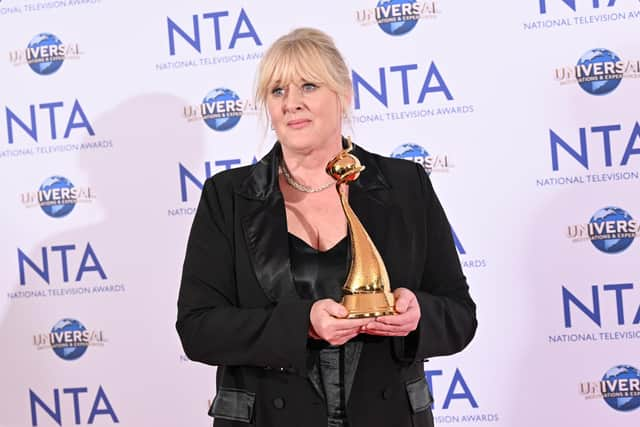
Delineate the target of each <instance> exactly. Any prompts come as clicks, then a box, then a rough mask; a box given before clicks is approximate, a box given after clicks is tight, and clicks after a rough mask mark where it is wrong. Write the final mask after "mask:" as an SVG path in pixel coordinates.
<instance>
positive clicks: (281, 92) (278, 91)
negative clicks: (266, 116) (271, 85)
mask: <svg viewBox="0 0 640 427" xmlns="http://www.w3.org/2000/svg"><path fill="white" fill-rule="evenodd" d="M271 94H272V95H274V96H282V95H284V89H283V88H281V87H277V88H275V89H273V90H272V91H271Z"/></svg>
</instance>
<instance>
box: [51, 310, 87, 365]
mask: <svg viewBox="0 0 640 427" xmlns="http://www.w3.org/2000/svg"><path fill="white" fill-rule="evenodd" d="M84 331H86V328H85V327H84V325H83V324H82V323H80V322H78V321H77V320H75V319H62V320H60V321H59V322H58V323H56V324H55V325H53V328H52V329H51V347H52V348H53V352H54V353H55V354H56V355H58V357H60V358H61V359H64V360H76V359H78V358H79V357H81V356H82V355H83V354H84V353H85V351H87V347H88V346H89V340H88V338H87V335H86V334H83V332H84Z"/></svg>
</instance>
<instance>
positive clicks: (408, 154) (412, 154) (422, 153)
mask: <svg viewBox="0 0 640 427" xmlns="http://www.w3.org/2000/svg"><path fill="white" fill-rule="evenodd" d="M391 157H394V158H396V159H406V160H410V161H412V162H416V163H420V164H421V165H422V166H423V167H424V170H425V171H427V173H431V170H430V169H429V168H427V166H426V162H425V159H426V158H427V157H429V152H428V151H427V150H425V149H424V148H422V147H421V146H419V145H417V144H402V145H401V146H399V147H398V148H396V149H395V150H393V153H391Z"/></svg>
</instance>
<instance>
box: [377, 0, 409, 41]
mask: <svg viewBox="0 0 640 427" xmlns="http://www.w3.org/2000/svg"><path fill="white" fill-rule="evenodd" d="M415 2H416V0H379V1H378V4H377V7H391V6H393V5H396V4H397V5H402V4H405V3H415ZM405 17H406V16H403V18H405ZM406 18H407V19H406V20H404V21H398V22H386V23H380V22H378V26H379V27H380V28H381V29H382V31H384V32H385V33H387V34H389V35H392V36H401V35H403V34H406V33H408V32H409V31H411V30H413V27H415V26H416V24H417V23H418V18H419V17H418V16H415V15H414V16H413V17H406ZM382 19H384V18H382Z"/></svg>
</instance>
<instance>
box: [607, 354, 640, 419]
mask: <svg viewBox="0 0 640 427" xmlns="http://www.w3.org/2000/svg"><path fill="white" fill-rule="evenodd" d="M616 380H618V381H620V380H636V381H640V372H638V370H637V369H636V368H634V367H633V366H629V365H618V366H614V367H613V368H611V369H609V370H608V371H607V372H606V373H605V374H604V376H603V377H602V381H609V382H610V383H612V382H613V381H616ZM622 393H623V394H624V392H622ZM635 394H636V396H629V397H606V395H605V396H604V397H603V398H604V401H605V402H607V405H609V406H611V407H612V408H613V409H615V410H617V411H624V412H626V411H633V410H634V409H636V408H638V406H640V396H637V394H638V393H637V392H636V393H635Z"/></svg>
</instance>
